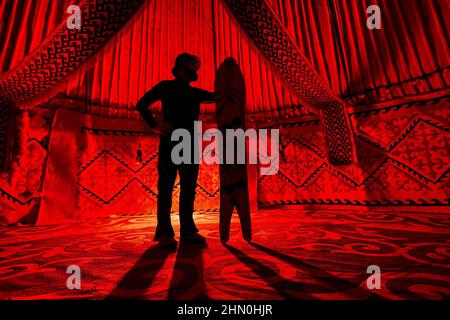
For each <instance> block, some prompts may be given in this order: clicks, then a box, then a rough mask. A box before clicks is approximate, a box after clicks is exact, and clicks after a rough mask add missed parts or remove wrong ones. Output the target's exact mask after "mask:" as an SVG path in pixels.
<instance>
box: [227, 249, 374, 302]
mask: <svg viewBox="0 0 450 320" xmlns="http://www.w3.org/2000/svg"><path fill="white" fill-rule="evenodd" d="M250 244H251V245H252V246H253V247H255V248H256V249H258V250H260V251H262V252H263V253H265V254H266V255H269V256H272V257H274V258H276V259H279V260H281V261H283V262H285V263H287V264H290V265H291V266H293V267H294V268H296V269H301V271H305V272H308V273H309V275H310V276H311V278H313V279H314V280H316V281H317V282H316V283H301V282H300V281H292V280H290V279H286V278H284V277H282V276H280V275H279V274H278V271H277V270H273V269H272V268H270V267H268V266H266V265H264V264H263V263H261V262H259V261H258V260H256V259H254V258H252V257H250V256H248V255H247V254H245V253H244V252H242V251H241V250H238V249H236V248H234V247H231V246H230V245H228V244H224V246H225V248H227V249H228V251H230V252H231V253H232V254H233V255H234V256H235V257H236V258H238V260H239V261H241V262H242V263H243V264H245V265H246V266H247V267H249V268H250V269H251V270H252V271H253V272H254V273H255V274H257V275H258V276H259V277H260V278H261V279H262V280H264V281H265V282H266V284H267V285H269V286H270V287H271V288H272V289H274V290H275V291H276V292H277V294H278V295H279V296H280V297H282V298H284V299H294V300H295V299H299V298H301V299H317V298H316V297H314V296H313V295H312V294H314V293H323V294H327V293H330V294H331V293H334V292H340V291H349V290H351V289H354V288H357V287H358V285H359V283H360V281H363V280H364V279H365V278H364V276H363V275H361V277H360V278H361V279H359V278H358V279H357V281H354V282H353V281H349V280H346V279H342V278H339V277H337V276H336V275H333V274H331V273H329V272H327V271H324V270H322V269H320V268H318V267H316V266H314V265H311V264H309V263H306V262H304V261H302V260H300V259H298V258H295V257H292V256H289V255H286V254H283V253H281V252H278V251H276V250H273V249H270V248H267V247H265V246H262V245H260V244H257V243H254V242H250ZM328 285H329V286H330V288H328V287H327V286H328ZM355 290H356V291H355V292H353V295H352V297H353V298H363V297H364V296H363V294H364V293H365V294H367V293H370V298H372V299H382V297H380V296H379V295H377V294H375V293H373V292H371V290H368V289H364V288H358V289H355ZM295 293H298V294H297V295H296V294H295ZM345 294H351V293H349V292H346V293H345Z"/></svg>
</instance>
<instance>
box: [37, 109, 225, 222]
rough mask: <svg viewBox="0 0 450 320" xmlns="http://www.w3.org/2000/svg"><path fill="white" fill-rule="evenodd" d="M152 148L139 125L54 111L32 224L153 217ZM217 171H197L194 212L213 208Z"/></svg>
mask: <svg viewBox="0 0 450 320" xmlns="http://www.w3.org/2000/svg"><path fill="white" fill-rule="evenodd" d="M158 143H159V138H158V137H157V136H152V135H149V134H148V128H147V126H146V124H145V123H143V122H141V121H135V120H125V119H106V118H104V117H99V116H92V115H85V114H82V113H79V112H74V111H70V110H64V109H59V110H58V111H57V113H56V115H55V119H54V122H53V126H52V135H51V138H50V145H49V152H48V160H47V167H46V172H45V177H44V185H43V189H42V200H41V208H40V211H39V216H38V220H37V223H38V224H54V223H61V222H64V221H71V220H73V219H86V218H95V217H102V216H111V215H124V214H142V213H156V201H157V193H158V190H157V179H158V174H157V162H158ZM218 170H219V168H218V166H217V165H201V166H200V173H199V179H198V181H197V190H196V191H197V195H196V202H195V205H194V208H195V210H199V211H202V210H209V211H214V210H217V209H218V208H219V172H218ZM175 186H176V187H175V190H174V192H173V205H172V210H173V211H178V198H179V191H180V188H179V183H178V181H177V182H176V185H175Z"/></svg>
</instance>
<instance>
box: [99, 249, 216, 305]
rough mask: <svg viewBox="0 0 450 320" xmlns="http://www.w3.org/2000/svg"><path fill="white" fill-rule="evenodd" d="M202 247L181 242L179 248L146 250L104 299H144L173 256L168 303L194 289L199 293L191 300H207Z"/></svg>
mask: <svg viewBox="0 0 450 320" xmlns="http://www.w3.org/2000/svg"><path fill="white" fill-rule="evenodd" d="M205 247H206V245H201V244H196V243H189V242H181V243H180V244H179V245H178V248H177V246H173V247H161V246H158V245H154V246H152V247H150V248H148V249H147V250H146V251H145V252H144V254H143V255H142V256H141V257H140V258H139V260H138V261H137V262H136V263H135V264H134V266H133V267H132V268H131V269H130V270H129V271H128V272H127V273H126V274H125V276H124V277H123V278H122V279H121V280H120V281H119V282H118V283H117V285H116V287H115V288H114V289H113V290H112V291H111V292H110V293H109V294H108V296H106V297H105V299H107V300H108V299H111V300H112V299H133V300H135V299H143V298H144V297H145V295H146V293H147V291H148V289H149V288H150V287H151V286H152V285H153V282H154V280H155V277H156V275H157V274H158V272H159V271H160V270H161V268H162V267H163V265H164V262H165V261H166V259H167V258H168V256H169V255H170V254H173V253H175V252H177V256H176V261H175V266H174V273H173V276H172V280H171V284H170V288H169V291H168V296H167V299H169V300H170V299H178V298H180V297H181V296H182V295H183V294H186V293H188V292H189V290H190V289H192V288H194V287H196V288H195V289H194V290H197V291H198V292H194V293H193V294H194V297H193V299H208V297H207V296H206V290H205V282H204V275H203V268H204V265H203V255H202V251H203V249H204V248H205ZM177 249H178V250H177ZM128 290H129V291H128ZM127 291H128V293H127ZM148 298H151V297H148Z"/></svg>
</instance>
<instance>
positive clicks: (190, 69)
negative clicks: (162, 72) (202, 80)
mask: <svg viewBox="0 0 450 320" xmlns="http://www.w3.org/2000/svg"><path fill="white" fill-rule="evenodd" d="M198 69H200V59H199V58H198V57H197V56H194V55H192V54H189V53H187V52H184V53H182V54H179V55H178V56H177V58H176V59H175V66H174V67H173V68H172V74H173V75H174V77H175V78H183V79H186V80H188V81H189V82H191V81H197V79H198V75H197V71H198Z"/></svg>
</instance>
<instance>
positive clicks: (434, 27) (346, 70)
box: [267, 0, 450, 97]
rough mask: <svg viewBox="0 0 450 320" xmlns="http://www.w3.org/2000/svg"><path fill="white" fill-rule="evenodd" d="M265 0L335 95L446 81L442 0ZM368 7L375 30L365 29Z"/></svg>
mask: <svg viewBox="0 0 450 320" xmlns="http://www.w3.org/2000/svg"><path fill="white" fill-rule="evenodd" d="M267 1H268V2H269V3H270V4H271V6H272V8H273V9H274V11H275V13H276V14H277V16H278V17H279V18H280V20H281V21H282V22H283V24H284V25H285V27H286V29H287V30H288V31H289V33H290V34H291V36H292V38H293V39H294V40H295V41H296V43H297V44H298V46H299V47H300V49H301V50H302V51H303V53H304V54H305V56H306V57H307V58H308V59H309V61H310V62H311V63H312V64H313V66H314V67H315V68H316V70H317V71H318V72H319V74H320V75H321V76H322V78H323V79H324V80H325V81H326V82H327V83H328V84H329V85H330V87H331V88H332V90H333V91H334V92H335V93H337V94H339V95H342V96H344V97H348V96H352V95H357V94H359V93H363V92H367V91H368V90H371V89H374V88H379V87H383V86H392V85H395V84H398V83H401V82H405V81H407V80H410V79H416V78H420V77H424V76H427V75H429V77H428V78H427V84H426V86H428V87H429V88H428V89H429V91H432V90H435V89H442V88H445V87H448V86H449V85H450V72H449V70H448V69H449V68H450V56H449V52H450V2H449V1H447V0H426V1H423V0H391V1H382V0H316V1H314V0H309V1H298V0H267ZM370 5H378V6H379V7H380V10H381V30H369V29H368V28H367V27H366V20H367V17H368V14H367V13H366V10H367V8H368V7H369V6H370ZM445 70H447V71H445ZM412 89H414V88H412ZM418 91H419V90H418ZM402 93H403V94H405V95H406V94H416V93H421V92H411V91H408V90H407V91H403V92H402Z"/></svg>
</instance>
